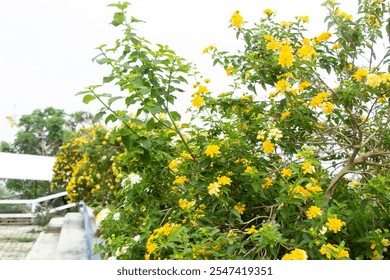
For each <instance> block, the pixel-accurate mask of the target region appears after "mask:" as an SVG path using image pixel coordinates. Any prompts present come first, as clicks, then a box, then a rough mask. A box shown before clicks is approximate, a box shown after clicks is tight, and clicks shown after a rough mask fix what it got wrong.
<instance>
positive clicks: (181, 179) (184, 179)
mask: <svg viewBox="0 0 390 280" xmlns="http://www.w3.org/2000/svg"><path fill="white" fill-rule="evenodd" d="M188 181H189V180H188V178H187V177H186V176H176V178H175V181H173V184H175V185H182V184H184V183H186V182H188Z"/></svg>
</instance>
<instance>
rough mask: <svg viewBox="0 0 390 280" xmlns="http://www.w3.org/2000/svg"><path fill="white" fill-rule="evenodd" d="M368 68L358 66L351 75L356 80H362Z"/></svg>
mask: <svg viewBox="0 0 390 280" xmlns="http://www.w3.org/2000/svg"><path fill="white" fill-rule="evenodd" d="M368 73H369V72H368V70H367V69H366V68H359V69H358V70H356V72H355V74H353V75H352V77H353V78H354V79H355V80H356V81H361V80H363V78H364V77H366V76H367V75H368Z"/></svg>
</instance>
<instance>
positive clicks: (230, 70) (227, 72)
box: [225, 65, 234, 76]
mask: <svg viewBox="0 0 390 280" xmlns="http://www.w3.org/2000/svg"><path fill="white" fill-rule="evenodd" d="M233 70H234V66H233V65H229V66H228V67H227V68H226V70H225V71H226V75H228V76H232V75H233Z"/></svg>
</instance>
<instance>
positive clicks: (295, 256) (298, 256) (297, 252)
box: [282, 249, 307, 260]
mask: <svg viewBox="0 0 390 280" xmlns="http://www.w3.org/2000/svg"><path fill="white" fill-rule="evenodd" d="M282 260H307V253H306V251H305V250H302V249H294V250H293V251H291V252H290V253H287V254H285V255H284V256H283V257H282Z"/></svg>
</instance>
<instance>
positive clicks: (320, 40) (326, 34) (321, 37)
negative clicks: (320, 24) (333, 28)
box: [314, 32, 332, 43]
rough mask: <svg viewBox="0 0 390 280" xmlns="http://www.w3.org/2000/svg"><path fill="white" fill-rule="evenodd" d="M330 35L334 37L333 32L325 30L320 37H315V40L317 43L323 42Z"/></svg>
mask: <svg viewBox="0 0 390 280" xmlns="http://www.w3.org/2000/svg"><path fill="white" fill-rule="evenodd" d="M330 37H332V34H331V33H330V32H323V33H321V34H320V35H319V36H318V37H315V38H314V41H315V42H316V43H321V42H323V41H326V40H328V39H329V38H330Z"/></svg>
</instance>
